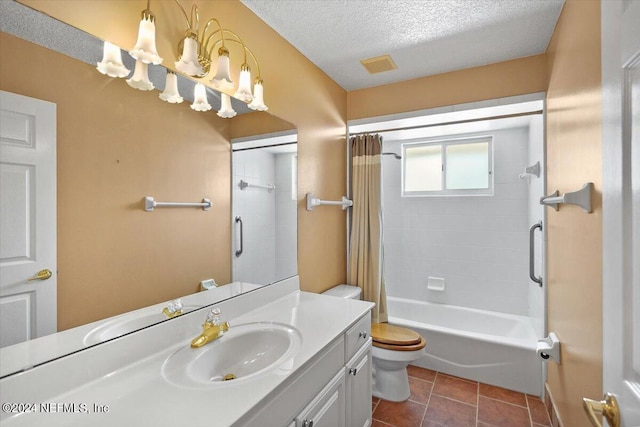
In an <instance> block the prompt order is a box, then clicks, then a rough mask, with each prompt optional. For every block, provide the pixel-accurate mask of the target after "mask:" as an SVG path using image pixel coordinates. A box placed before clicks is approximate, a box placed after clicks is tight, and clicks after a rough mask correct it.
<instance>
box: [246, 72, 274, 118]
mask: <svg viewBox="0 0 640 427" xmlns="http://www.w3.org/2000/svg"><path fill="white" fill-rule="evenodd" d="M247 107H249V108H251V109H252V110H255V111H267V110H268V109H269V108H268V107H267V106H266V105H264V87H263V86H262V79H261V78H259V77H258V78H257V79H256V82H255V83H254V85H253V101H251V103H250V104H249V105H247Z"/></svg>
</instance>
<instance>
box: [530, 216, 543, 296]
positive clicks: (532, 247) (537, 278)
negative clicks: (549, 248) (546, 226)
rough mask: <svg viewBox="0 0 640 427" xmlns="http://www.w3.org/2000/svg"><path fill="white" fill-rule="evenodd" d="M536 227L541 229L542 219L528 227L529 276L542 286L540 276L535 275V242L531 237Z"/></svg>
mask: <svg viewBox="0 0 640 427" xmlns="http://www.w3.org/2000/svg"><path fill="white" fill-rule="evenodd" d="M536 228H539V229H540V231H542V221H538V222H536V223H535V224H533V225H532V226H531V227H530V228H529V277H530V278H531V280H533V281H534V282H536V283H537V284H538V285H540V286H542V277H541V276H536V273H535V262H534V258H535V253H534V252H535V242H534V239H533V234H534V233H535V231H536Z"/></svg>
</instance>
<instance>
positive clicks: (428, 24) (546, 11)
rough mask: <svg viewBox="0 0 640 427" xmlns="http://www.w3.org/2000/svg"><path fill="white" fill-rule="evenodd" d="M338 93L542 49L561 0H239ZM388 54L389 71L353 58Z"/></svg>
mask: <svg viewBox="0 0 640 427" xmlns="http://www.w3.org/2000/svg"><path fill="white" fill-rule="evenodd" d="M241 1H242V3H243V4H245V5H246V6H247V7H248V8H250V9H251V10H252V11H253V12H254V13H255V14H256V15H258V16H259V17H260V18H261V19H262V20H263V21H265V22H266V23H267V24H268V25H269V26H271V27H272V28H273V29H274V30H276V31H277V32H278V33H279V34H280V35H281V36H282V37H284V38H285V39H287V40H288V41H289V42H290V43H291V44H292V45H293V46H295V47H296V48H297V49H298V50H299V51H300V52H302V54H303V55H305V56H306V57H307V58H309V59H310V60H311V61H312V62H313V63H315V64H316V65H317V66H318V67H320V68H321V69H322V70H323V71H324V72H325V73H327V74H328V75H329V76H330V77H331V78H332V79H334V80H335V81H336V82H337V83H338V84H339V85H340V86H342V87H343V88H344V89H346V90H354V89H360V88H365V87H372V86H379V85H382V84H387V83H393V82H397V81H402V80H409V79H413V78H417V77H423V76H428V75H433V74H439V73H444V72H448V71H453V70H460V69H465V68H470V67H476V66H480V65H484V64H490V63H495V62H501V61H506V60H509V59H515V58H522V57H526V56H530V55H536V54H539V53H543V52H544V51H545V50H546V48H547V45H548V44H549V40H550V38H551V34H552V33H553V30H554V28H555V25H556V22H557V20H558V17H559V15H560V11H561V10H562V6H563V4H564V0H277V1H274V0H241ZM384 54H390V55H391V57H392V58H393V60H394V61H395V63H396V64H397V66H398V69H397V70H393V71H388V72H384V73H379V74H374V75H370V74H369V73H367V71H366V70H365V69H364V67H363V66H362V65H361V64H360V60H362V59H367V58H371V57H375V56H380V55H384Z"/></svg>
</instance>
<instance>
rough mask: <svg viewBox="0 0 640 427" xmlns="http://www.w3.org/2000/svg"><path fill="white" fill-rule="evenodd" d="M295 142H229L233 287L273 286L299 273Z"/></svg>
mask: <svg viewBox="0 0 640 427" xmlns="http://www.w3.org/2000/svg"><path fill="white" fill-rule="evenodd" d="M297 142H298V141H297V133H296V132H295V131H284V132H279V133H275V134H267V135H257V136H251V137H246V138H241V139H235V140H232V149H233V161H232V165H231V169H232V176H233V179H232V186H233V194H232V197H233V209H232V217H233V223H234V227H233V246H232V277H233V280H234V281H236V282H249V283H257V284H266V283H273V282H275V281H278V280H282V279H285V278H287V277H291V276H294V275H296V274H297V272H298V260H297V245H298V229H297V226H296V224H297V215H298V213H297V209H298V206H297V204H298V203H297V195H298V182H297V181H298V180H297V173H298V154H297V153H298V148H297V147H298V144H297Z"/></svg>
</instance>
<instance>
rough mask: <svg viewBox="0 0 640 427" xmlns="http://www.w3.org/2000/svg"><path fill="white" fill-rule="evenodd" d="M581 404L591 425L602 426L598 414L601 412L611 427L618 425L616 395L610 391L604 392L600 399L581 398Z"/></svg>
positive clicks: (594, 426)
mask: <svg viewBox="0 0 640 427" xmlns="http://www.w3.org/2000/svg"><path fill="white" fill-rule="evenodd" d="M582 402H583V403H582V406H583V408H584V410H585V412H586V413H587V417H588V418H589V421H591V424H592V425H593V427H602V424H601V423H600V420H598V416H597V415H596V413H598V414H602V415H603V416H604V417H605V418H606V419H607V422H608V423H609V426H611V427H620V408H619V407H618V401H617V400H616V397H615V396H614V395H613V394H611V393H605V395H604V399H603V400H601V401H599V402H598V401H597V400H591V399H587V398H586V397H584V398H582Z"/></svg>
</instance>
